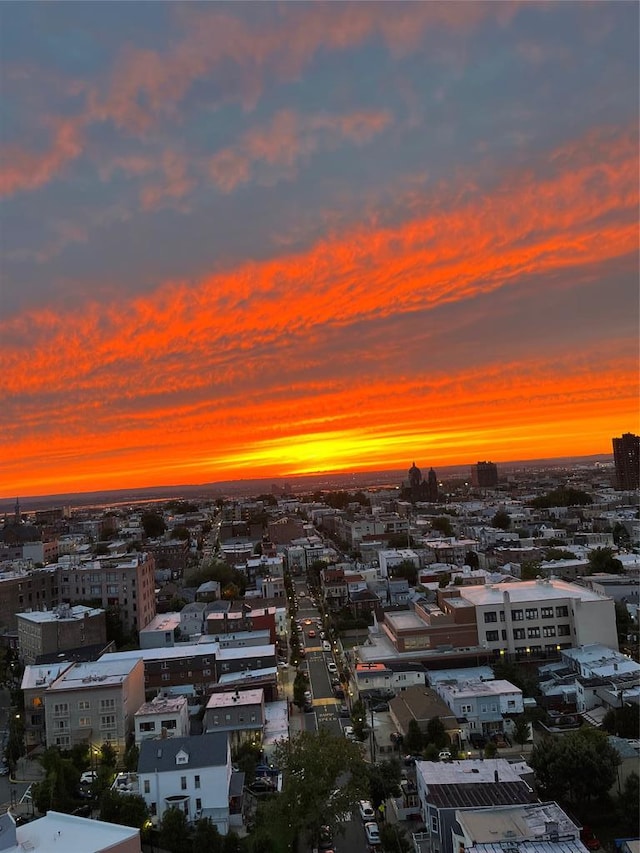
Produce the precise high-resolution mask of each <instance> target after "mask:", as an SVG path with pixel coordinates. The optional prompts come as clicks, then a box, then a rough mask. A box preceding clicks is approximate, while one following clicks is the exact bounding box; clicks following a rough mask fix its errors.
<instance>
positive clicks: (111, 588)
mask: <svg viewBox="0 0 640 853" xmlns="http://www.w3.org/2000/svg"><path fill="white" fill-rule="evenodd" d="M117 594H118V587H117V586H116V585H115V584H107V595H117Z"/></svg>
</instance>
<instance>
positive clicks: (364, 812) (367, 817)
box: [358, 800, 376, 823]
mask: <svg viewBox="0 0 640 853" xmlns="http://www.w3.org/2000/svg"><path fill="white" fill-rule="evenodd" d="M358 811H359V812H360V817H361V818H362V820H363V821H364V822H365V823H369V822H370V821H372V820H375V819H376V813H375V811H374V810H373V806H372V805H371V803H370V802H369V800H360V803H359V804H358Z"/></svg>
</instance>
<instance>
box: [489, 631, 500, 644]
mask: <svg viewBox="0 0 640 853" xmlns="http://www.w3.org/2000/svg"><path fill="white" fill-rule="evenodd" d="M498 636H499V635H498V632H497V631H487V642H488V643H494V642H495V641H496V640H497V639H498Z"/></svg>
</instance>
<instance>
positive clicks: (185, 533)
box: [170, 524, 191, 542]
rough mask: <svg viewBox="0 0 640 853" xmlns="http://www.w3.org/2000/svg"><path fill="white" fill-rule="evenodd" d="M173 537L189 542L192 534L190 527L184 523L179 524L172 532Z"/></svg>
mask: <svg viewBox="0 0 640 853" xmlns="http://www.w3.org/2000/svg"><path fill="white" fill-rule="evenodd" d="M170 536H171V538H172V539H179V540H180V541H181V542H187V541H188V540H189V538H190V536H191V534H190V533H189V530H188V528H186V527H185V526H184V524H177V525H176V526H175V527H174V528H173V529H172V530H171V533H170Z"/></svg>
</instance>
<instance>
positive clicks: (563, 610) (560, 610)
mask: <svg viewBox="0 0 640 853" xmlns="http://www.w3.org/2000/svg"><path fill="white" fill-rule="evenodd" d="M568 615H569V608H568V607H567V606H566V605H563V606H562V607H556V616H558V617H562V616H568Z"/></svg>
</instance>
